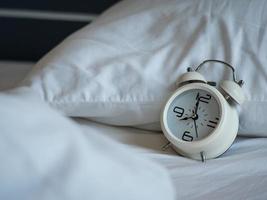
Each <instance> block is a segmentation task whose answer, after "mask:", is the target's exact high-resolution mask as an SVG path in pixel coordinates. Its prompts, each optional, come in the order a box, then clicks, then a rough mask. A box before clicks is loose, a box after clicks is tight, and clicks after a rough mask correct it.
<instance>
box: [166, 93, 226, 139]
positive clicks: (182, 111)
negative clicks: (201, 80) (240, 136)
mask: <svg viewBox="0 0 267 200" xmlns="http://www.w3.org/2000/svg"><path fill="white" fill-rule="evenodd" d="M220 113H221V112H220V107H219V104H218V102H217V100H216V99H215V98H214V97H213V96H212V94H211V93H209V92H207V91H205V90H202V89H191V90H187V91H185V92H183V93H181V94H180V95H178V96H176V97H175V98H174V100H173V101H172V102H171V104H170V106H169V108H168V111H167V125H168V127H169V129H170V131H171V132H172V134H173V135H174V136H176V137H177V138H179V139H181V140H183V141H187V142H192V141H197V140H201V139H203V138H205V137H206V136H208V135H209V134H211V133H212V132H213V131H214V130H215V128H216V126H217V125H218V124H219V121H220V115H221V114H220Z"/></svg>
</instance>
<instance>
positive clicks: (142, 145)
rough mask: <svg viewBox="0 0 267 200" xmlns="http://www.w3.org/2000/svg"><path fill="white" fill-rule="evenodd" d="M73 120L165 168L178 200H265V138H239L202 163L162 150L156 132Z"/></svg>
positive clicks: (266, 175)
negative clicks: (211, 158) (230, 145)
mask: <svg viewBox="0 0 267 200" xmlns="http://www.w3.org/2000/svg"><path fill="white" fill-rule="evenodd" d="M75 121H76V122H77V123H79V124H80V125H81V127H82V128H83V130H84V131H85V132H86V129H87V128H88V127H90V130H91V129H92V128H93V129H94V130H95V131H96V132H98V133H99V134H103V135H106V136H108V137H110V138H113V139H114V140H116V141H119V142H120V143H123V144H125V145H127V146H131V147H132V148H133V149H135V150H136V151H138V152H139V153H140V154H143V155H145V156H147V157H148V158H150V159H153V160H155V161H156V162H158V163H160V164H161V165H163V166H164V167H165V168H167V169H168V171H169V173H170V175H171V177H172V180H173V184H174V185H175V188H176V195H177V199H187V200H188V199H198V200H199V199H267V191H266V185H267V138H245V137H238V138H237V139H236V141H235V143H234V144H233V145H232V147H231V148H230V149H229V150H228V151H227V152H226V153H225V154H223V155H222V156H221V157H219V158H217V159H214V160H208V161H207V162H205V163H201V162H199V161H194V160H191V159H187V158H184V157H181V156H178V155H177V154H176V153H175V152H174V151H173V150H172V149H171V148H170V149H168V150H167V151H165V152H164V151H162V150H161V147H162V145H164V144H165V143H166V139H165V138H164V136H163V135H162V134H160V133H158V132H151V131H143V130H139V129H135V128H130V127H129V128H127V127H114V126H113V127H112V126H106V125H102V124H98V123H95V122H90V121H88V120H83V119H76V120H75ZM88 134H90V133H89V132H88Z"/></svg>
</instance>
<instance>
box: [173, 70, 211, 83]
mask: <svg viewBox="0 0 267 200" xmlns="http://www.w3.org/2000/svg"><path fill="white" fill-rule="evenodd" d="M193 82H202V83H207V81H206V79H205V78H204V77H203V76H202V75H201V74H200V73H198V72H195V71H190V72H186V73H184V74H183V75H182V76H180V77H179V79H178V80H177V84H178V85H182V84H187V83H193Z"/></svg>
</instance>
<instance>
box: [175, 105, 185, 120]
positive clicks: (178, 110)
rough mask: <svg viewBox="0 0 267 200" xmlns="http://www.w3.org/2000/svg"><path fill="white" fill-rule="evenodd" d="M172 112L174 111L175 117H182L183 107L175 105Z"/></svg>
mask: <svg viewBox="0 0 267 200" xmlns="http://www.w3.org/2000/svg"><path fill="white" fill-rule="evenodd" d="M173 112H175V113H176V116H177V117H182V116H183V114H184V109H183V108H181V107H178V106H175V107H174V109H173Z"/></svg>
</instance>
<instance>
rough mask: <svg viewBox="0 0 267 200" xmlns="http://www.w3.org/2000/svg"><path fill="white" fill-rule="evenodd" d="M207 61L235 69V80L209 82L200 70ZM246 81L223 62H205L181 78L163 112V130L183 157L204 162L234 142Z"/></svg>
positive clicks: (221, 152)
mask: <svg viewBox="0 0 267 200" xmlns="http://www.w3.org/2000/svg"><path fill="white" fill-rule="evenodd" d="M208 62H217V63H221V64H224V66H227V67H229V68H230V69H231V70H232V74H233V80H225V81H222V82H221V84H220V85H219V88H218V89H217V88H216V83H215V82H207V81H206V79H205V78H204V76H203V75H202V74H200V73H199V72H198V71H199V70H200V68H201V67H202V66H203V65H204V64H206V63H208ZM243 83H244V82H243V81H242V80H240V81H237V80H236V76H235V69H234V68H233V67H232V66H231V65H230V64H228V63H226V62H224V61H220V60H205V61H204V62H202V63H201V64H200V65H199V66H197V68H196V69H195V70H194V69H192V68H188V69H187V72H186V73H185V74H183V75H182V76H181V77H180V78H179V79H178V88H177V90H176V91H175V92H174V93H173V94H172V95H171V96H170V97H169V98H168V100H167V102H166V104H165V106H164V108H163V110H162V112H161V128H162V130H163V133H164V135H165V137H166V138H167V140H168V141H169V142H168V144H167V145H165V147H164V148H165V149H166V148H167V147H168V146H170V145H171V146H172V147H173V148H174V149H175V150H176V151H177V152H178V153H179V154H180V155H183V156H185V157H189V158H192V159H195V160H202V161H205V160H206V159H212V158H216V157H218V156H220V155H221V154H223V153H224V152H225V151H226V150H227V149H228V148H229V147H230V146H231V145H232V143H233V142H234V140H235V137H236V135H237V131H238V124H239V119H238V112H237V106H238V105H241V104H242V103H243V102H244V100H245V97H244V94H243V91H242V85H243Z"/></svg>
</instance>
